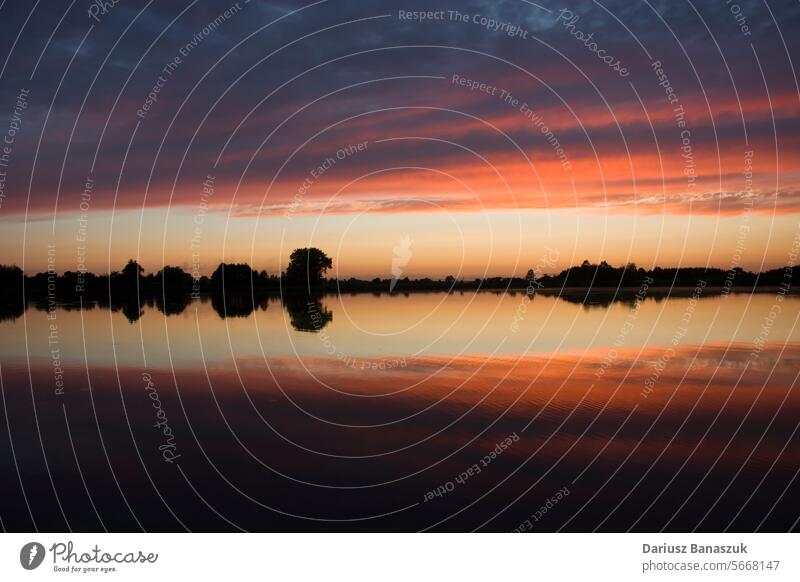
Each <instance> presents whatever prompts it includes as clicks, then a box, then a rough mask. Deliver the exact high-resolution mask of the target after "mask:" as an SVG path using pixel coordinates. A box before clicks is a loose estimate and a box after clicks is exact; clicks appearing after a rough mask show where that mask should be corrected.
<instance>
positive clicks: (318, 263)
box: [286, 247, 333, 289]
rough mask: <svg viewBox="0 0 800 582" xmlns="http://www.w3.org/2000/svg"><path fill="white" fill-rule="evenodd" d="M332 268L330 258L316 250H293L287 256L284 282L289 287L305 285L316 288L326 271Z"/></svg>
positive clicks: (312, 248)
mask: <svg viewBox="0 0 800 582" xmlns="http://www.w3.org/2000/svg"><path fill="white" fill-rule="evenodd" d="M332 267H333V261H332V260H331V258H330V257H329V256H328V255H326V254H325V253H323V252H322V251H321V250H319V249H318V248H314V247H311V248H302V249H295V250H293V251H292V254H291V255H289V266H288V267H287V268H286V281H287V283H288V284H290V285H298V286H299V285H305V286H307V287H308V288H309V289H312V288H318V287H320V286H321V284H322V278H323V277H324V276H325V273H326V272H327V271H328V269H330V268H332Z"/></svg>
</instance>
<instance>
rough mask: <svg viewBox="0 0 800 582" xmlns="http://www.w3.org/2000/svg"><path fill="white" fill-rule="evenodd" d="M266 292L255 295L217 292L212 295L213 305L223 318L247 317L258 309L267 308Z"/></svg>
mask: <svg viewBox="0 0 800 582" xmlns="http://www.w3.org/2000/svg"><path fill="white" fill-rule="evenodd" d="M267 299H268V296H267V295H266V294H261V295H253V294H252V293H250V292H246V293H231V292H229V291H228V292H226V293H215V294H214V295H212V296H211V307H213V308H214V311H216V312H217V315H219V316H220V317H221V318H222V319H225V318H226V317H247V316H248V315H250V314H252V313H253V311H255V310H256V309H261V310H262V311H266V310H267Z"/></svg>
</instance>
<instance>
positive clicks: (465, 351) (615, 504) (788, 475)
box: [0, 293, 800, 531]
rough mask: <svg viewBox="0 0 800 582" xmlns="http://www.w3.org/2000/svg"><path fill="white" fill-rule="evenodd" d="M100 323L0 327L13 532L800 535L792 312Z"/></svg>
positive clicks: (186, 316) (621, 307)
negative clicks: (693, 532) (795, 532)
mask: <svg viewBox="0 0 800 582" xmlns="http://www.w3.org/2000/svg"><path fill="white" fill-rule="evenodd" d="M287 303H288V304H287ZM90 307H91V306H85V307H84V309H80V308H78V307H77V306H61V307H59V308H58V309H56V310H54V311H51V312H50V311H47V310H46V309H36V308H33V307H31V308H29V309H27V310H26V311H25V312H24V313H23V314H21V315H19V316H18V317H12V316H11V315H8V316H7V318H6V320H5V321H2V322H0V366H2V367H1V368H0V378H1V379H2V401H1V402H0V404H2V414H0V425H1V426H0V471H2V473H1V475H2V483H3V493H2V496H0V519H1V520H2V527H3V528H4V529H6V530H11V531H20V530H34V529H38V530H42V531H63V530H74V531H103V530H109V531H139V530H147V531H182V530H211V531H216V530H237V529H242V530H253V531H275V530H278V531H283V530H301V531H308V530H323V531H338V530H389V531H396V530H403V531H405V530H423V529H432V530H456V531H470V530H475V529H478V530H499V531H510V530H514V529H522V530H528V531H556V530H563V531H592V530H601V531H626V530H639V531H658V530H673V531H685V530H694V529H697V530H698V531H722V530H731V531H755V530H762V531H786V530H792V529H793V530H797V529H798V519H799V518H800V501H798V500H799V499H800V479H798V471H799V470H800V434H798V430H797V429H798V425H799V424H800V393H799V391H798V388H797V386H796V381H797V376H798V372H800V351H798V345H800V331H798V327H797V324H798V315H800V299H798V298H797V297H792V296H786V297H783V296H780V295H776V294H774V293H764V294H757V295H748V294H734V295H730V296H727V297H725V296H716V297H714V296H710V294H707V293H701V294H700V296H699V297H691V296H689V297H673V298H653V297H648V298H646V299H644V300H643V301H641V302H636V301H632V300H627V301H617V302H612V301H610V299H609V298H604V297H593V298H590V299H589V301H588V302H583V303H582V302H578V301H570V300H565V299H560V298H555V297H548V296H541V295H540V296H537V297H536V298H535V299H533V300H532V301H529V300H528V299H527V298H526V297H525V296H524V295H522V294H506V293H501V294H495V293H477V294H476V293H464V294H452V295H448V294H435V293H434V294H413V295H410V296H388V295H380V296H377V295H369V294H361V295H353V296H343V297H325V298H322V299H320V300H317V301H312V302H310V303H309V302H307V301H305V300H303V301H293V302H282V301H280V300H279V299H274V300H265V301H262V302H260V305H258V306H257V307H256V309H255V310H254V311H252V312H251V310H250V309H241V310H234V309H228V310H227V313H228V315H231V314H232V313H238V314H239V316H238V317H231V316H229V317H223V316H221V313H225V312H224V311H222V310H220V309H219V305H215V304H214V303H213V302H212V301H211V300H207V301H195V302H192V303H190V304H189V305H188V306H181V308H179V309H170V308H164V306H155V305H154V306H147V305H145V306H143V307H142V309H141V310H140V309H139V308H138V306H137V307H136V308H135V309H133V310H132V309H131V308H130V307H129V308H125V309H114V310H112V309H108V308H100V307H94V308H90ZM158 307H160V309H159V308H158ZM165 312H166V313H165ZM173 312H174V313H173ZM168 313H173V314H171V315H168ZM17 315H18V314H17Z"/></svg>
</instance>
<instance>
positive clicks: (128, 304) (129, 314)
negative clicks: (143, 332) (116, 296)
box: [111, 297, 144, 323]
mask: <svg viewBox="0 0 800 582" xmlns="http://www.w3.org/2000/svg"><path fill="white" fill-rule="evenodd" d="M111 310H112V311H119V310H121V311H122V315H124V316H125V319H127V320H128V321H129V322H130V323H134V322H135V321H139V318H140V317H142V315H144V309H142V305H141V303H140V302H139V298H138V297H131V298H129V299H128V300H126V301H120V302H119V303H118V302H116V301H114V302H112V304H111Z"/></svg>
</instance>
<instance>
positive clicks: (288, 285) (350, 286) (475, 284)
mask: <svg viewBox="0 0 800 582" xmlns="http://www.w3.org/2000/svg"><path fill="white" fill-rule="evenodd" d="M332 266H333V261H332V260H331V258H330V257H328V256H327V255H326V254H325V253H324V252H323V251H321V250H319V249H317V248H302V249H295V250H294V251H293V252H292V254H291V255H290V257H289V264H288V266H287V268H286V270H285V271H284V272H282V273H281V274H280V275H274V274H273V275H269V274H268V273H267V272H266V271H265V270H261V271H257V270H256V269H253V268H252V267H251V266H250V265H248V264H247V263H220V264H219V265H218V266H217V268H216V269H215V270H214V271H213V273H212V274H211V276H206V275H203V276H200V277H193V276H192V275H191V274H190V273H187V272H186V271H184V270H183V269H182V268H181V267H174V266H165V267H163V268H162V269H160V270H159V271H157V272H156V273H150V274H145V273H144V269H143V268H142V266H141V265H140V264H139V263H138V262H136V261H134V260H133V259H131V260H129V261H128V263H127V264H126V265H125V266H124V267H123V268H122V269H120V270H119V271H114V272H112V273H110V274H107V275H96V274H94V273H91V272H75V271H67V272H65V273H63V274H62V275H57V274H56V273H51V272H43V273H37V274H35V275H32V276H27V275H25V274H24V273H23V271H22V269H20V268H19V267H17V266H15V265H11V266H8V265H0V287H1V288H2V289H3V296H4V297H5V301H6V302H8V301H11V302H15V301H17V299H18V298H22V297H23V294H22V290H23V289H24V291H25V293H24V296H26V297H27V298H29V299H34V300H35V299H41V298H44V297H55V298H56V299H57V300H58V301H72V300H77V299H78V298H79V297H82V298H85V299H98V298H103V297H112V298H113V297H131V296H133V297H150V296H153V297H159V296H160V297H161V298H162V300H163V301H165V302H166V301H169V300H173V301H177V302H178V303H180V302H181V301H183V300H184V299H186V300H188V299H191V298H193V297H194V298H196V297H200V296H213V295H217V294H223V295H228V296H230V297H231V301H236V300H237V299H235V298H236V297H237V296H239V295H245V296H249V295H263V294H270V293H278V292H282V293H284V294H288V295H297V296H302V295H309V294H311V295H316V294H320V293H330V292H361V291H372V292H376V291H377V292H388V291H389V290H390V289H391V291H392V292H394V293H406V292H411V291H456V290H477V289H492V290H502V289H527V290H529V291H531V290H538V289H572V290H576V289H577V290H585V291H591V290H594V289H614V288H635V287H639V286H640V285H642V283H643V282H645V281H646V282H647V283H648V284H649V286H650V287H671V288H674V287H691V286H694V285H696V284H697V282H698V281H700V280H703V281H705V282H706V284H707V285H708V286H709V287H719V288H723V289H724V288H726V287H727V288H732V287H746V288H747V287H749V288H756V287H759V286H779V285H787V284H788V285H791V282H792V268H791V267H782V268H778V269H772V270H768V271H764V272H762V273H753V272H749V271H745V270H744V269H741V268H739V267H736V268H733V269H729V270H727V271H726V270H723V269H717V268H702V267H697V268H687V267H681V268H662V267H655V268H653V269H644V268H641V267H637V266H636V265H635V264H633V263H629V264H627V265H625V266H621V267H613V266H611V265H609V264H608V263H606V262H605V261H603V262H601V263H599V264H594V263H590V262H589V261H584V262H583V263H582V264H581V265H578V266H574V267H570V268H567V269H564V270H563V271H561V272H560V273H558V274H557V275H540V274H537V273H536V272H535V271H534V270H530V271H528V273H527V275H526V276H525V277H488V278H477V279H471V280H464V279H456V278H455V277H454V276H452V275H449V276H447V277H445V278H443V279H431V278H428V277H425V278H419V279H410V278H408V277H404V278H402V279H390V278H380V277H376V278H373V279H357V278H347V279H337V278H326V277H325V275H326V274H327V272H328V271H329V270H330V269H331V268H332Z"/></svg>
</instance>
